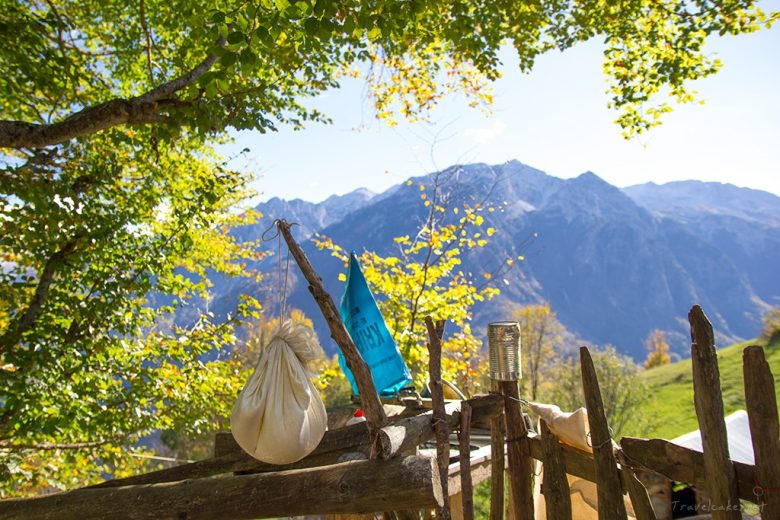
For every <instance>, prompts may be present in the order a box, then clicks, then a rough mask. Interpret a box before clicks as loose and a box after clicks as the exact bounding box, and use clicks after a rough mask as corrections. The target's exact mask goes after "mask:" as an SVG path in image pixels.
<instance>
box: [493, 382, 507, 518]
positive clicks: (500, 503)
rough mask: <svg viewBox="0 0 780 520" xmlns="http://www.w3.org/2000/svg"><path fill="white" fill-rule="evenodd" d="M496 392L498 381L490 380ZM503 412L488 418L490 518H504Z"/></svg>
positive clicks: (497, 390) (498, 388)
mask: <svg viewBox="0 0 780 520" xmlns="http://www.w3.org/2000/svg"><path fill="white" fill-rule="evenodd" d="M490 390H491V392H494V393H498V392H499V390H500V387H499V385H498V381H491V382H490ZM504 431H505V426H504V414H503V413H502V414H501V415H496V416H495V417H493V418H492V419H490V520H504V462H505V461H504V457H505V455H504Z"/></svg>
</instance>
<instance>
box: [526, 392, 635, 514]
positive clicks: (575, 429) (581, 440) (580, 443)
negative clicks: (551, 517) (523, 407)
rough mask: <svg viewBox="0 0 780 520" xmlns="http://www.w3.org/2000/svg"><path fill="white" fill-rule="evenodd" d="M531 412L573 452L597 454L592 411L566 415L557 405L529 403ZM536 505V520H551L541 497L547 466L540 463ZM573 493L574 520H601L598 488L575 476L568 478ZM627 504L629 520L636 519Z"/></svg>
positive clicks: (625, 499)
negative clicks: (593, 438) (591, 436)
mask: <svg viewBox="0 0 780 520" xmlns="http://www.w3.org/2000/svg"><path fill="white" fill-rule="evenodd" d="M529 406H530V408H531V410H533V411H534V413H536V415H538V416H539V417H540V419H542V420H543V421H544V422H545V423H546V424H547V427H548V428H550V431H551V432H552V433H554V434H555V435H556V437H558V440H559V441H560V442H561V443H563V444H567V445H569V446H571V447H573V448H576V449H578V450H581V451H584V452H586V453H593V448H592V447H591V445H590V442H589V441H590V425H589V424H588V411H587V410H586V409H585V408H578V409H577V410H575V411H573V412H563V411H561V409H560V408H559V407H558V406H555V405H554V404H542V403H529ZM536 474H537V475H538V477H537V478H536V482H535V486H534V487H535V489H534V504H535V507H534V509H535V517H536V518H547V507H546V504H545V502H544V495H543V494H542V493H541V483H542V479H544V475H543V464H542V463H541V462H540V461H536ZM567 478H568V481H569V492H570V496H571V509H572V518H576V519H577V520H598V517H599V513H598V504H599V501H598V492H597V488H596V484H595V483H593V482H590V481H588V480H585V479H583V478H580V477H575V476H574V475H567ZM624 502H625V505H626V511H627V512H628V518H629V519H633V518H634V508H633V507H632V505H631V501H630V500H629V499H628V497H626V496H625V495H624Z"/></svg>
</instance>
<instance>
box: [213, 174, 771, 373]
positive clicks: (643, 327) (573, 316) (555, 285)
mask: <svg viewBox="0 0 780 520" xmlns="http://www.w3.org/2000/svg"><path fill="white" fill-rule="evenodd" d="M409 181H411V182H408V181H407V182H404V183H401V184H399V185H397V186H394V187H392V188H390V189H389V190H387V191H385V192H383V193H380V194H374V193H372V192H370V191H368V190H365V189H359V190H356V191H354V192H351V193H348V194H346V195H342V196H335V195H334V196H332V197H330V198H328V199H326V200H325V201H323V202H320V203H311V202H306V201H302V200H292V201H286V200H282V199H278V198H273V199H270V200H269V201H267V202H264V203H261V204H260V205H259V206H258V207H257V209H258V210H259V211H260V212H262V214H263V218H262V220H261V221H260V222H259V223H257V224H255V225H252V226H244V227H242V228H239V229H236V230H235V233H236V234H237V236H238V237H239V238H240V239H257V238H259V237H260V236H261V235H262V233H263V231H264V230H265V229H266V228H268V226H269V225H271V223H272V222H273V219H276V218H284V219H286V220H288V221H289V222H297V223H298V224H299V225H298V226H296V227H295V228H294V230H295V236H296V238H297V239H298V240H299V242H300V243H301V244H302V246H303V248H304V250H305V251H306V252H307V254H308V255H309V258H310V260H311V262H312V265H313V266H314V268H315V269H316V270H317V272H318V273H319V274H320V276H321V277H322V279H323V282H324V284H325V287H326V289H327V290H328V291H329V292H330V293H331V295H333V297H334V300H335V301H336V302H337V303H338V300H339V298H340V295H341V292H342V290H343V287H342V283H341V282H339V281H338V274H339V273H341V272H343V270H344V266H343V265H342V263H341V262H340V261H339V260H337V259H336V258H333V257H332V256H331V255H330V253H329V252H327V251H319V250H317V248H316V247H315V246H314V244H313V243H312V242H311V241H310V240H309V238H310V237H311V236H312V234H313V233H320V234H322V235H325V236H328V237H330V238H331V239H332V240H333V241H334V242H335V243H337V244H339V245H341V246H342V247H343V248H344V249H346V250H356V251H358V252H360V251H363V250H372V251H376V252H378V253H380V254H389V253H392V252H394V250H395V247H396V246H395V244H394V242H393V238H394V237H397V236H402V235H414V234H415V233H416V231H417V230H418V229H419V228H420V226H421V224H422V223H423V222H424V220H425V216H426V214H427V208H426V207H425V206H424V205H423V204H422V202H421V200H420V190H419V187H418V186H419V185H421V184H422V185H424V186H428V187H430V186H432V185H433V184H434V183H436V184H438V186H439V187H440V189H441V192H442V193H444V194H445V196H446V197H447V203H448V205H449V206H450V207H455V206H460V205H462V204H471V205H472V206H473V205H475V204H481V205H482V207H485V208H487V207H492V208H494V210H493V211H491V212H488V211H485V212H483V215H484V219H485V224H484V225H485V226H486V227H493V228H494V229H495V234H494V235H493V236H492V237H491V239H490V241H489V243H488V245H487V246H486V247H484V248H480V249H475V250H471V251H469V252H468V253H467V254H466V255H465V257H464V264H463V266H462V267H463V270H464V271H470V272H474V273H482V272H493V271H494V270H495V269H496V268H497V266H498V264H499V263H501V262H503V261H504V259H506V258H516V257H517V256H523V257H524V260H523V261H522V262H519V263H518V264H517V268H515V269H512V270H511V271H510V272H508V273H506V274H505V275H504V276H502V277H499V278H498V279H496V280H495V282H496V283H497V287H498V288H499V289H500V290H501V294H500V295H499V296H498V297H496V298H494V299H493V300H492V301H490V302H485V303H483V304H480V305H478V306H477V307H476V308H475V309H474V322H473V323H474V325H475V326H474V330H476V331H480V330H483V329H484V328H485V325H486V324H487V323H488V322H490V321H497V320H503V319H507V318H509V316H510V315H511V311H512V309H513V308H514V307H515V306H517V305H522V304H529V303H535V302H541V301H547V302H549V303H550V305H551V307H552V309H553V310H554V311H555V312H556V313H557V315H558V318H559V319H560V321H561V322H562V323H563V324H564V325H565V326H566V327H567V328H568V329H569V330H570V331H571V332H572V333H574V334H575V335H576V336H577V338H579V340H580V341H582V342H584V343H586V344H598V345H605V344H612V345H614V346H616V347H617V348H618V350H619V351H621V352H623V353H626V354H629V355H631V356H632V357H634V358H636V359H638V360H639V359H643V358H644V356H645V354H646V353H645V350H644V345H643V342H644V339H645V338H646V337H647V336H648V334H649V333H650V331H652V330H653V329H656V328H657V329H662V330H664V331H666V332H667V338H668V340H669V343H670V345H671V346H672V350H673V352H678V353H680V354H681V355H683V356H684V357H685V353H686V352H687V351H688V349H689V346H688V345H689V341H690V340H689V333H688V325H687V313H688V310H689V309H690V307H691V306H692V305H693V304H700V305H702V307H703V308H704V310H705V312H706V313H707V314H708V316H709V318H710V320H711V321H712V323H713V326H714V328H715V331H716V340H717V341H718V342H719V343H720V344H722V345H726V344H730V343H733V342H735V341H738V340H741V339H746V338H753V337H756V336H757V335H758V333H759V331H760V324H761V317H762V315H763V313H764V312H766V310H767V309H768V308H769V307H770V306H773V305H778V304H780V197H777V196H775V195H772V194H770V193H766V192H762V191H756V190H750V189H745V188H738V187H736V186H733V185H728V184H720V183H709V182H699V181H681V182H673V183H669V184H664V185H656V184H653V183H648V184H641V185H637V186H631V187H629V188H625V189H620V188H617V187H615V186H612V185H610V184H609V183H607V182H605V181H604V180H602V179H601V178H599V177H598V176H597V175H595V174H594V173H592V172H587V173H583V174H582V175H580V176H579V177H576V178H572V179H560V178H556V177H553V176H550V175H547V174H545V173H544V172H542V171H540V170H537V169H535V168H532V167H530V166H527V165H525V164H522V163H520V162H518V161H510V162H507V163H505V164H501V165H493V166H490V165H486V164H469V165H459V166H453V167H450V168H448V169H446V170H444V171H442V172H437V173H433V174H429V175H425V176H420V177H413V178H410V179H409ZM269 249H272V250H276V246H275V245H269ZM278 260H279V259H278V258H270V259H267V260H266V261H265V262H264V264H265V265H261V266H260V267H261V269H263V270H265V271H266V272H269V273H270V275H269V276H267V277H266V280H265V282H263V284H260V285H259V284H256V283H254V282H252V283H250V282H248V281H247V280H241V279H217V280H216V281H215V285H214V298H213V300H212V310H214V311H216V312H217V313H226V312H229V311H230V310H231V309H234V308H235V304H236V301H237V299H238V297H239V295H240V294H244V293H246V294H251V295H254V296H257V297H259V298H260V299H261V301H264V302H265V304H266V306H267V307H268V308H270V309H273V307H274V305H275V304H276V303H277V302H278V298H279V296H280V287H281V285H280V279H279V276H278V275H281V273H280V272H278V265H279V264H278ZM287 277H288V284H289V285H288V287H289V289H288V290H287V305H288V307H295V308H299V309H301V310H303V311H304V312H305V313H306V315H307V316H309V317H311V318H312V319H313V320H314V322H315V328H316V329H317V331H318V333H319V335H320V338H321V341H322V343H323V346H324V347H325V348H326V350H327V351H329V352H333V351H334V350H335V345H334V344H333V343H332V340H330V339H329V338H328V336H329V334H328V333H327V327H326V326H325V323H324V321H323V320H322V318H321V316H320V313H319V311H318V309H317V308H316V305H315V303H314V301H313V299H312V298H311V296H310V295H309V293H308V290H307V287H306V284H305V283H300V279H301V277H300V275H299V274H298V271H297V267H296V266H295V265H294V262H292V263H291V264H290V266H289V271H288V273H287ZM379 297H381V296H379ZM272 312H275V311H272Z"/></svg>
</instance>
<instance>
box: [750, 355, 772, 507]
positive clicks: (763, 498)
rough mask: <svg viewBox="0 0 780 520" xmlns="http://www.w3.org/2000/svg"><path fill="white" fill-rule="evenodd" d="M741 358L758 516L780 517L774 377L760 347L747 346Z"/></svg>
mask: <svg viewBox="0 0 780 520" xmlns="http://www.w3.org/2000/svg"><path fill="white" fill-rule="evenodd" d="M742 358H743V364H742V370H743V372H744V378H745V404H746V406H747V412H748V421H749V422H750V437H751V438H752V440H753V454H754V455H755V466H756V495H757V496H758V500H759V506H760V508H761V518H780V423H778V417H777V397H776V396H775V383H774V377H773V376H772V371H771V370H770V369H769V364H768V363H767V362H766V359H765V358H764V349H763V348H761V347H758V346H752V347H747V348H746V349H745V350H744V351H742Z"/></svg>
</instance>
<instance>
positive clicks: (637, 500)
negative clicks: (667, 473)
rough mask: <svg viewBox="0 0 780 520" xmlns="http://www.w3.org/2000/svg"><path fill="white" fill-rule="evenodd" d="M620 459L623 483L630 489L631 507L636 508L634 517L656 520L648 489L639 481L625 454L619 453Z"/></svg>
mask: <svg viewBox="0 0 780 520" xmlns="http://www.w3.org/2000/svg"><path fill="white" fill-rule="evenodd" d="M618 458H619V460H620V466H621V470H620V471H621V473H622V474H623V482H624V483H625V485H626V487H627V488H628V496H629V497H630V498H631V505H632V506H634V517H636V520H656V516H655V511H654V510H653V504H652V503H651V502H650V496H649V495H648V494H647V489H646V488H645V486H644V485H643V484H642V482H640V481H639V479H638V478H637V476H636V474H635V473H634V470H633V468H631V467H630V466H629V464H628V463H627V461H626V456H625V454H624V453H623V452H618Z"/></svg>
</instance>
